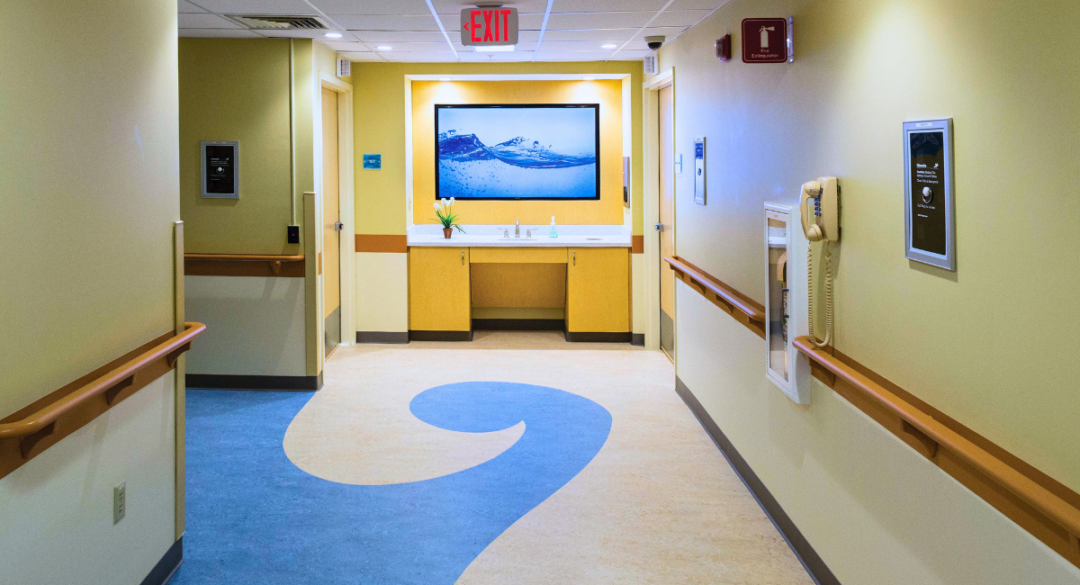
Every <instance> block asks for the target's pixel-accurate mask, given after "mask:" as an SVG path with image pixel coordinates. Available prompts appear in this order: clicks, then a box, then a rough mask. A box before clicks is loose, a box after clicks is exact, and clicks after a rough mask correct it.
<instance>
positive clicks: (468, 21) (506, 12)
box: [461, 6, 518, 47]
mask: <svg viewBox="0 0 1080 585" xmlns="http://www.w3.org/2000/svg"><path fill="white" fill-rule="evenodd" d="M517 42H518V11H517V8H502V7H495V6H492V7H488V8H484V7H479V8H466V9H464V10H462V11H461V44H463V45H465V46H479V47H484V46H493V45H516V44H517Z"/></svg>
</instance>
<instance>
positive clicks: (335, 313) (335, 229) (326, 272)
mask: <svg viewBox="0 0 1080 585" xmlns="http://www.w3.org/2000/svg"><path fill="white" fill-rule="evenodd" d="M337 99H338V94H337V93H336V92H333V91H330V90H329V89H326V88H323V90H322V204H323V318H324V320H325V324H324V327H325V328H324V331H325V342H326V344H325V345H326V355H330V352H331V351H334V348H335V347H337V345H338V344H339V343H341V264H340V255H341V252H340V250H341V231H340V229H339V222H340V221H341V214H340V209H341V202H340V199H339V193H340V190H339V185H338V180H339V174H338V165H339V164H340V161H339V158H338V103H337Z"/></svg>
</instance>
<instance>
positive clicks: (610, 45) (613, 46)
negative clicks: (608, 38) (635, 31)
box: [600, 43, 619, 49]
mask: <svg viewBox="0 0 1080 585" xmlns="http://www.w3.org/2000/svg"><path fill="white" fill-rule="evenodd" d="M600 48H601V49H618V48H619V45H613V44H611V43H608V44H606V45H600Z"/></svg>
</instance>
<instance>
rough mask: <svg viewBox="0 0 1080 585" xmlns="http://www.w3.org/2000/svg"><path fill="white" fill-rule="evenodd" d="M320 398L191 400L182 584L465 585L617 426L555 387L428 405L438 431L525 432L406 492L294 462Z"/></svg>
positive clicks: (430, 393)
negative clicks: (304, 425)
mask: <svg viewBox="0 0 1080 585" xmlns="http://www.w3.org/2000/svg"><path fill="white" fill-rule="evenodd" d="M311 396H312V394H311V393H295V392H239V391H238V392H230V391H212V390H189V391H188V394H187V397H188V398H187V534H186V535H185V537H184V557H185V561H184V564H183V566H182V567H181V568H180V570H179V571H178V572H177V574H176V576H175V577H174V578H173V580H172V583H173V584H174V585H210V584H214V585H218V584H224V583H228V584H230V585H249V584H250V585H256V584H258V585H274V584H279V583H280V584H286V583H288V584H297V583H312V584H315V583H317V584H320V585H332V584H339V583H341V584H344V583H349V584H358V583H360V584H364V585H382V584H421V583H422V584H425V585H437V584H446V585H450V584H452V583H454V582H455V581H456V580H457V579H458V577H459V576H460V575H461V574H462V572H464V570H465V569H466V567H468V565H469V564H470V563H471V562H472V561H473V560H474V559H475V558H476V557H477V556H478V555H479V554H480V553H481V552H482V551H483V550H484V549H485V548H486V547H487V546H488V544H490V543H491V542H492V541H493V540H495V538H497V537H498V536H499V535H500V534H502V533H503V532H504V531H505V530H506V529H507V528H509V527H510V525H511V524H513V523H514V522H516V521H517V520H518V519H519V518H521V517H522V516H524V515H525V514H526V513H528V512H529V511H530V510H532V509H533V508H535V507H536V506H538V505H539V504H540V503H541V502H543V501H544V500H546V499H547V498H548V497H549V496H551V495H552V494H554V493H555V492H556V491H558V490H559V488H561V487H562V486H563V485H565V484H566V483H567V482H568V481H570V480H571V479H572V478H573V477H574V476H576V475H577V474H578V473H579V472H580V471H581V470H582V469H584V468H585V466H586V465H588V464H589V462H590V461H591V460H592V459H593V457H595V456H596V454H597V453H598V452H599V451H600V449H601V447H603V445H604V443H605V441H607V437H608V433H609V431H610V430H611V415H610V414H609V413H608V411H607V410H605V409H604V408H603V407H601V406H600V405H599V404H596V403H595V402H593V401H591V400H588V399H585V398H582V397H581V396H577V395H575V394H570V393H568V392H563V391H561V390H555V389H553V388H546V387H543V386H532V385H527V384H511V383H503V382H468V383H460V384H448V385H444V386H437V387H435V388H431V389H429V390H426V391H424V392H422V393H420V394H419V395H417V396H416V397H415V398H414V399H413V401H412V403H411V404H410V409H411V411H412V413H413V414H414V415H415V416H416V417H417V418H419V419H420V420H423V421H424V422H427V423H429V424H432V425H435V426H438V427H441V428H445V429H449V430H454V431H463V432H474V433H483V432H492V431H497V430H502V429H506V428H509V427H512V426H514V425H516V424H518V423H519V422H521V421H525V432H524V434H523V435H522V437H521V438H520V439H519V440H518V441H517V443H515V444H514V445H513V446H512V447H510V448H509V449H507V450H506V451H505V452H503V453H502V454H500V455H499V456H497V457H495V458H494V459H491V460H490V461H487V462H485V463H482V464H480V465H477V466H475V467H473V468H471V469H466V470H464V471H460V472H457V473H454V474H451V475H447V476H443V477H438V478H435V479H429V480H424V481H418V482H412V483H404V484H397V485H380V486H359V485H346V484H339V483H334V482H331V481H327V480H324V479H320V478H317V477H315V476H312V475H310V474H307V473H305V472H304V471H302V470H300V469H298V468H297V467H296V466H294V465H293V464H292V462H291V461H289V459H288V458H287V457H286V456H285V452H284V450H283V448H282V440H283V438H284V436H285V431H286V429H287V428H288V426H289V423H290V422H291V421H292V419H293V418H294V417H295V416H296V414H297V413H298V412H300V409H301V408H303V406H304V404H305V403H307V401H308V400H309V399H310V398H311Z"/></svg>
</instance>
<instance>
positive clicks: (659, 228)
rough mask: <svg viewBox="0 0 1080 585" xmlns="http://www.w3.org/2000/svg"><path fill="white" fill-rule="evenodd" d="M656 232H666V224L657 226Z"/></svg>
mask: <svg viewBox="0 0 1080 585" xmlns="http://www.w3.org/2000/svg"><path fill="white" fill-rule="evenodd" d="M656 231H658V232H662V231H664V224H662V223H658V224H656Z"/></svg>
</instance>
